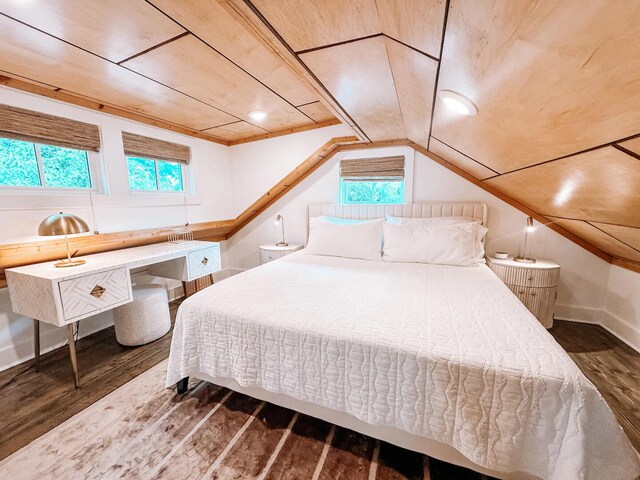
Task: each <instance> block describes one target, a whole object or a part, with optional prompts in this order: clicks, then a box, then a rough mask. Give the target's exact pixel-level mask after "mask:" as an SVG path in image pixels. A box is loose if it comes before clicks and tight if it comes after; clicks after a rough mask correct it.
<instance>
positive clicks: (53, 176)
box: [40, 145, 91, 188]
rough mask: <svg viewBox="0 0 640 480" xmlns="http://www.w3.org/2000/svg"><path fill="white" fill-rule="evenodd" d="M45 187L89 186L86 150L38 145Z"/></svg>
mask: <svg viewBox="0 0 640 480" xmlns="http://www.w3.org/2000/svg"><path fill="white" fill-rule="evenodd" d="M40 155H41V156H42V165H43V167H44V168H43V171H44V178H45V183H46V184H47V187H57V188H91V178H89V163H88V159H87V152H83V151H82V150H72V149H70V148H61V147H54V146H52V145H40Z"/></svg>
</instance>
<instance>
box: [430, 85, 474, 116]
mask: <svg viewBox="0 0 640 480" xmlns="http://www.w3.org/2000/svg"><path fill="white" fill-rule="evenodd" d="M438 98H440V100H442V103H444V104H445V106H446V107H447V108H448V109H449V110H451V111H452V112H453V113H457V114H458V115H469V116H472V115H476V114H477V113H478V107H476V106H475V105H474V103H473V102H472V101H471V100H469V99H468V98H467V97H465V96H464V95H460V94H459V93H457V92H454V91H452V90H440V91H439V92H438Z"/></svg>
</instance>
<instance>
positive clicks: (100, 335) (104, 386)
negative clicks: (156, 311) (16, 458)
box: [0, 300, 182, 460]
mask: <svg viewBox="0 0 640 480" xmlns="http://www.w3.org/2000/svg"><path fill="white" fill-rule="evenodd" d="M181 302H182V300H176V301H175V302H171V303H170V304H169V305H170V312H171V323H172V327H173V322H174V320H175V316H176V311H177V310H178V306H179V305H180V303H181ZM80 328H82V324H81V326H80ZM171 333H172V331H169V333H167V334H166V335H165V336H164V337H162V338H160V339H158V340H156V341H155V342H151V343H148V344H147V345H143V346H140V347H123V346H122V345H120V344H118V342H116V338H115V332H114V329H113V327H110V328H107V329H105V330H101V331H99V332H97V333H94V334H93V335H89V336H87V337H85V338H81V339H80V340H78V342H77V344H76V349H77V355H78V370H79V373H80V388H78V389H75V388H74V386H73V377H72V375H71V364H70V361H69V351H68V348H67V347H66V346H65V347H62V348H59V349H56V350H54V351H52V352H49V353H46V354H44V355H42V356H41V357H40V371H39V372H36V371H35V370H34V368H33V362H32V361H28V362H25V363H22V364H20V365H16V366H15V367H12V368H10V369H8V370H5V371H3V372H0V409H1V411H2V414H1V415H0V460H1V459H3V458H5V457H7V456H9V455H10V454H11V453H13V452H15V451H16V450H18V449H19V448H21V447H23V446H25V445H27V444H28V443H29V442H31V441H32V440H34V439H35V438H38V437H39V436H41V435H43V434H45V433H46V432H48V431H49V430H51V429H52V428H54V427H55V426H57V425H59V424H61V423H62V422H64V421H65V420H67V419H68V418H71V417H72V416H73V415H75V414H76V413H78V412H80V411H81V410H83V409H85V408H86V407H88V406H89V405H91V404H92V403H94V402H96V401H98V400H99V399H101V398H102V397H104V396H106V395H108V394H109V393H111V392H112V391H114V390H115V389H116V388H118V387H120V386H122V385H124V384H125V383H127V382H128V381H129V380H131V379H133V378H135V377H137V376H138V375H140V374H141V373H143V372H145V371H147V370H148V369H150V368H151V367H153V366H155V365H157V364H158V363H160V362H161V361H162V360H164V359H165V358H167V357H168V356H169V347H170V346H171Z"/></svg>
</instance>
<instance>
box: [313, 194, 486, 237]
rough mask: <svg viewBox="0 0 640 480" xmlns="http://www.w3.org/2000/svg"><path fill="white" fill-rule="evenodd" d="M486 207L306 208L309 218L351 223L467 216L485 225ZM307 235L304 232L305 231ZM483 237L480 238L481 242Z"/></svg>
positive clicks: (474, 205)
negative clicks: (404, 218) (400, 218)
mask: <svg viewBox="0 0 640 480" xmlns="http://www.w3.org/2000/svg"><path fill="white" fill-rule="evenodd" d="M487 213H488V209H487V205H486V204H484V203H462V202H460V203H403V204H395V205H380V204H357V205H356V204H354V205H338V204H321V205H309V218H312V217H320V216H323V215H326V216H327V217H337V218H348V219H355V220H373V219H374V218H386V216H387V215H392V216H394V217H410V218H432V217H471V218H475V219H476V220H479V221H480V222H481V223H482V225H485V226H486V224H487ZM307 233H308V232H307ZM485 241H486V237H485V238H484V239H483V243H484V242H485Z"/></svg>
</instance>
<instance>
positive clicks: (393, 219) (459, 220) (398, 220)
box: [387, 215, 477, 226]
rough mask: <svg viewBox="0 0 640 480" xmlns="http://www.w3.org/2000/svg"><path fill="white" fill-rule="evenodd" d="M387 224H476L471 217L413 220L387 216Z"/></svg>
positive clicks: (411, 218)
mask: <svg viewBox="0 0 640 480" xmlns="http://www.w3.org/2000/svg"><path fill="white" fill-rule="evenodd" d="M387 222H389V223H393V224H395V225H409V224H411V225H427V226H436V225H454V224H456V223H471V222H477V220H476V219H475V218H472V217H430V218H413V217H394V216H391V215H387Z"/></svg>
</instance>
